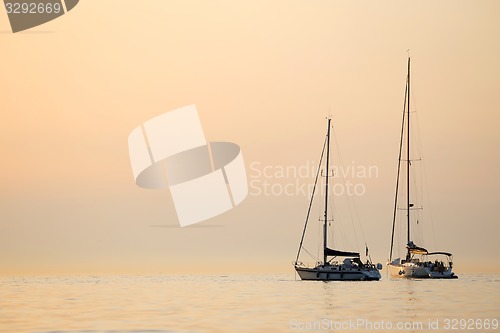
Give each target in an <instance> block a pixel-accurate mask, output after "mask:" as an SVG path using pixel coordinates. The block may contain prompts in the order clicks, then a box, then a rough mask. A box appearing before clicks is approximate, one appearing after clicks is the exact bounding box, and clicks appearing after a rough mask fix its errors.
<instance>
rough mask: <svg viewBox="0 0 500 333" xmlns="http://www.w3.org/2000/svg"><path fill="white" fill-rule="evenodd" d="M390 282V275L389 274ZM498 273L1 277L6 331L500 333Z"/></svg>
mask: <svg viewBox="0 0 500 333" xmlns="http://www.w3.org/2000/svg"><path fill="white" fill-rule="evenodd" d="M384 274H385V272H384ZM499 317H500V275H461V276H460V278H459V279H458V280H433V281H431V280H400V279H397V280H393V279H390V278H388V277H386V276H385V275H383V279H382V280H381V281H373V282H328V283H325V282H312V281H298V280H295V276H294V274H293V273H290V274H284V275H252V276H249V275H228V276H215V275H214V276H196V275H194V276H164V275H158V276H116V277H108V276H104V277H102V276H89V277H25V278H20V277H16V278H13V277H11V278H1V279H0V332H9V333H19V332H40V333H42V332H72V333H76V332H86V333H94V332H112V333H115V332H134V333H136V332H137V333H138V332H151V333H153V332H154V333H162V332H200V333H201V332H345V331H351V332H373V331H378V332H448V331H449V332H479V331H481V332H482V331H484V332H500V327H499V324H498V320H499V319H500V318H499Z"/></svg>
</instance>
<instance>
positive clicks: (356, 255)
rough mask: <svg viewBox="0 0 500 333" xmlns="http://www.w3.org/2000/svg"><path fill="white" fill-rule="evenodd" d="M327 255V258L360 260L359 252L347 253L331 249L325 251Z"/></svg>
mask: <svg viewBox="0 0 500 333" xmlns="http://www.w3.org/2000/svg"><path fill="white" fill-rule="evenodd" d="M325 254H326V255H327V256H332V257H354V258H359V253H357V252H346V251H339V250H332V249H329V248H326V249H325Z"/></svg>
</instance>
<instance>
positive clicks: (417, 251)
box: [406, 241, 428, 254]
mask: <svg viewBox="0 0 500 333" xmlns="http://www.w3.org/2000/svg"><path fill="white" fill-rule="evenodd" d="M406 248H407V249H408V250H409V251H410V253H412V254H427V253H428V251H427V250H426V249H424V248H423V247H419V246H416V245H415V243H413V242H412V241H409V242H408V245H407V246H406Z"/></svg>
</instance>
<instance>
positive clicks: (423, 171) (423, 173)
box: [414, 99, 437, 248]
mask: <svg viewBox="0 0 500 333" xmlns="http://www.w3.org/2000/svg"><path fill="white" fill-rule="evenodd" d="M414 100H415V99H414ZM416 119H417V120H416V123H417V135H418V138H420V137H421V136H420V119H419V118H418V112H417V113H416ZM417 142H418V144H419V151H420V156H422V157H423V156H424V147H423V144H422V142H421V141H420V139H419V140H418V141H417ZM421 164H422V168H421V177H420V181H421V183H422V184H421V185H422V186H421V187H420V188H421V189H422V194H421V195H422V197H423V198H426V205H425V207H426V211H428V212H429V220H430V225H431V232H432V241H433V244H432V246H433V247H434V248H435V247H436V246H437V242H436V232H435V230H434V219H433V217H432V209H431V204H430V203H431V202H432V201H431V198H430V195H429V193H430V191H429V184H428V181H427V169H426V166H425V159H424V158H422V162H421ZM423 198H422V201H421V202H422V205H423V204H424V200H423Z"/></svg>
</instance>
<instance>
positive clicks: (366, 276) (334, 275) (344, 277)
mask: <svg viewBox="0 0 500 333" xmlns="http://www.w3.org/2000/svg"><path fill="white" fill-rule="evenodd" d="M295 270H296V271H297V273H298V274H299V276H300V279H301V280H307V281H368V280H375V281H376V280H380V277H381V276H380V272H379V271H378V270H376V269H369V268H360V269H359V270H358V269H338V268H336V267H334V266H330V267H324V266H317V267H314V268H306V267H295Z"/></svg>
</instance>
